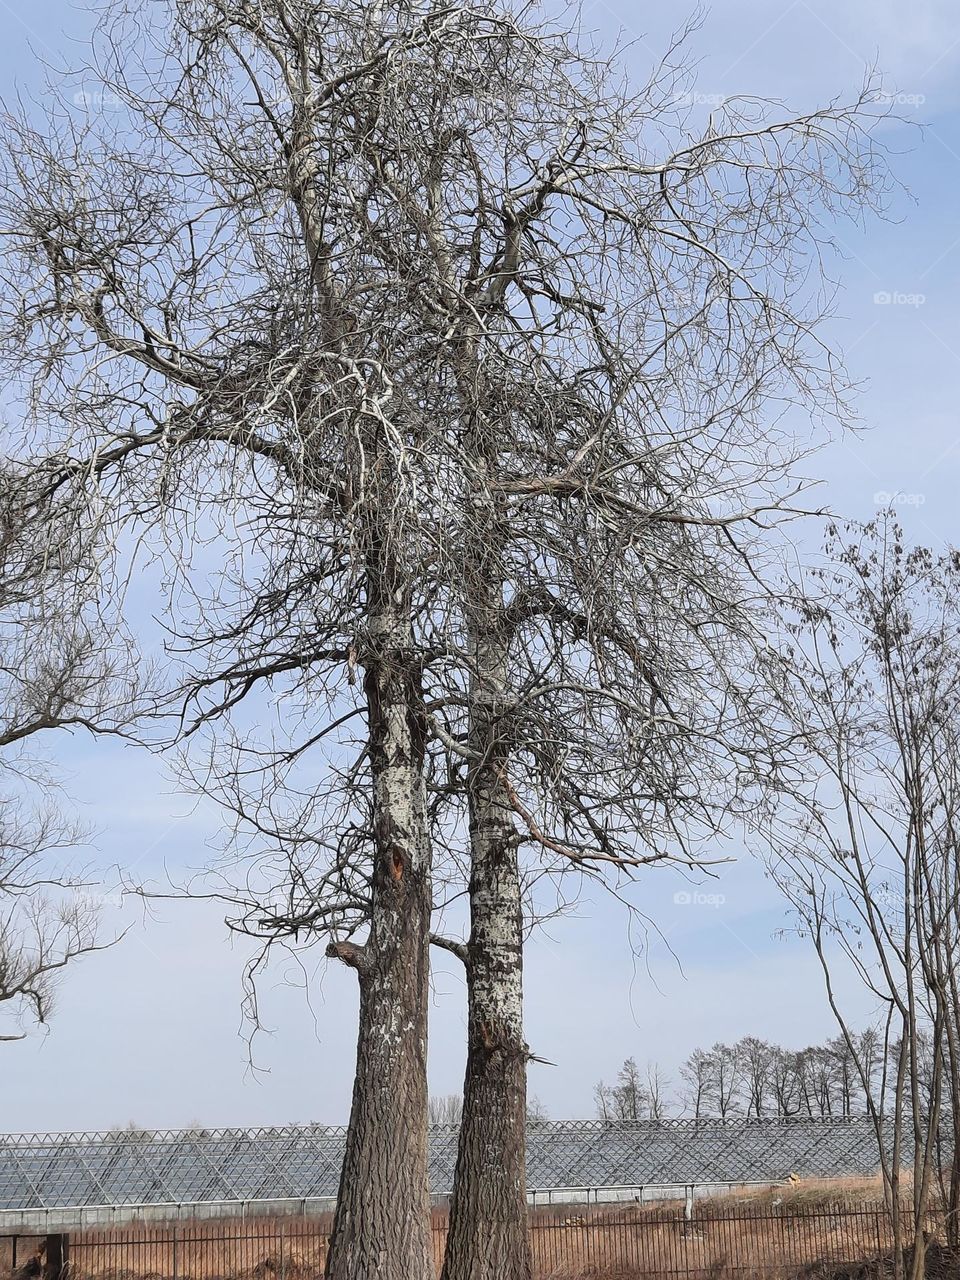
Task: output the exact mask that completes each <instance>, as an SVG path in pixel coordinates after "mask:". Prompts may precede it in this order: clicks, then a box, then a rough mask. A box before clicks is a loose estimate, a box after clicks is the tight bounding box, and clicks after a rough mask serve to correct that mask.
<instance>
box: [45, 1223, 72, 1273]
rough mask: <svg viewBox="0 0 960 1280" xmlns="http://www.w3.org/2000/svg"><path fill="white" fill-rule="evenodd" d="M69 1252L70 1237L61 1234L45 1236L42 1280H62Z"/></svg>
mask: <svg viewBox="0 0 960 1280" xmlns="http://www.w3.org/2000/svg"><path fill="white" fill-rule="evenodd" d="M69 1252H70V1237H69V1236H68V1235H66V1234H65V1233H63V1232H56V1233H54V1234H53V1235H48V1236H46V1238H45V1240H44V1247H43V1280H63V1277H64V1275H65V1273H66V1270H67V1262H68V1259H69Z"/></svg>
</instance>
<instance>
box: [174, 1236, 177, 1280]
mask: <svg viewBox="0 0 960 1280" xmlns="http://www.w3.org/2000/svg"><path fill="white" fill-rule="evenodd" d="M173 1280H177V1224H176V1223H174V1224H173Z"/></svg>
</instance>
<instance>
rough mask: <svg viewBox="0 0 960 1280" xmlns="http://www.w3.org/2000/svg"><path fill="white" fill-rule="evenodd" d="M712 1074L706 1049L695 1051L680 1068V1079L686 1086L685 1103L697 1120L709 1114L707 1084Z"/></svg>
mask: <svg viewBox="0 0 960 1280" xmlns="http://www.w3.org/2000/svg"><path fill="white" fill-rule="evenodd" d="M710 1072H711V1064H710V1055H709V1054H708V1053H707V1052H706V1050H704V1049H694V1051H693V1053H691V1055H690V1057H689V1058H687V1060H686V1062H684V1064H683V1066H682V1067H681V1068H680V1078H681V1080H683V1082H684V1084H685V1085H686V1093H685V1095H684V1102H685V1104H686V1106H687V1107H688V1108H689V1109H690V1110H691V1111H692V1112H693V1118H694V1119H695V1120H699V1119H701V1117H703V1116H705V1115H708V1114H709V1107H708V1103H707V1090H708V1083H707V1082H708V1080H709V1079H710Z"/></svg>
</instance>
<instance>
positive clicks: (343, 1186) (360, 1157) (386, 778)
mask: <svg viewBox="0 0 960 1280" xmlns="http://www.w3.org/2000/svg"><path fill="white" fill-rule="evenodd" d="M370 583H371V596H372V597H373V599H372V602H371V612H370V619H371V626H370V636H369V646H370V656H369V657H368V658H367V659H366V661H365V679H364V685H365V691H366V697H367V706H368V719H369V742H370V768H371V773H372V777H373V808H374V837H375V839H374V843H375V852H374V860H375V866H374V871H373V877H372V885H371V890H372V907H371V919H370V931H369V935H368V938H367V941H366V942H365V943H364V945H363V946H355V945H354V944H353V943H346V942H341V943H332V944H331V945H330V947H328V949H327V951H328V954H330V955H334V956H336V957H337V958H338V959H340V960H342V961H343V962H344V963H345V964H348V965H350V966H351V967H352V968H354V969H356V971H357V975H358V978H359V982H360V1031H359V1037H358V1042H357V1072H356V1078H355V1081H354V1088H353V1104H352V1107H351V1112H350V1124H349V1128H348V1131H347V1143H346V1153H345V1156H344V1162H343V1170H342V1173H341V1178H340V1191H339V1195H338V1199H337V1208H336V1213H335V1216H334V1224H333V1232H332V1235H331V1238H330V1246H329V1250H328V1254H327V1266H326V1276H327V1277H328V1280H434V1269H433V1261H432V1252H431V1242H430V1201H429V1193H428V1188H427V1002H428V995H429V985H428V984H429V964H428V947H429V936H430V911H431V884H430V870H431V867H430V840H429V834H428V829H427V820H426V800H425V789H424V779H423V753H424V735H423V722H422V711H421V709H420V708H421V701H420V697H419V679H418V675H417V667H416V664H415V662H414V661H413V657H412V647H411V644H410V635H409V621H408V616H409V615H408V614H407V616H406V617H405V616H404V609H403V606H402V605H398V604H397V601H398V600H403V599H405V595H406V593H405V592H403V590H402V588H401V589H398V587H399V584H398V583H397V582H396V581H395V580H394V575H393V574H382V573H371V575H370Z"/></svg>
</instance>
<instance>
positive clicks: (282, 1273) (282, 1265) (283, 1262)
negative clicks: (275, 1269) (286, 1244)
mask: <svg viewBox="0 0 960 1280" xmlns="http://www.w3.org/2000/svg"><path fill="white" fill-rule="evenodd" d="M286 1274H287V1264H286V1260H285V1258H284V1256H283V1219H282V1218H281V1219H280V1280H286Z"/></svg>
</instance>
